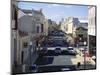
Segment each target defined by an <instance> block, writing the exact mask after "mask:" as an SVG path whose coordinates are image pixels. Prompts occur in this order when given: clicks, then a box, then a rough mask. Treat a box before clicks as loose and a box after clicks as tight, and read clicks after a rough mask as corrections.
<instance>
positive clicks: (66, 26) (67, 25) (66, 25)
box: [61, 17, 79, 34]
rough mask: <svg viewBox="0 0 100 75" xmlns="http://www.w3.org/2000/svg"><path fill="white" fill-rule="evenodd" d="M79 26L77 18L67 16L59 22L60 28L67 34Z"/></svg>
mask: <svg viewBox="0 0 100 75" xmlns="http://www.w3.org/2000/svg"><path fill="white" fill-rule="evenodd" d="M78 26H79V20H78V18H74V17H68V18H67V19H65V20H62V22H61V30H63V31H64V32H65V33H67V34H73V32H74V30H75V29H76V28H77V27H78Z"/></svg>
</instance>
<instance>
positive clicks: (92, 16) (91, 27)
mask: <svg viewBox="0 0 100 75" xmlns="http://www.w3.org/2000/svg"><path fill="white" fill-rule="evenodd" d="M88 10H89V11H88V20H89V22H88V34H89V35H93V36H96V32H95V31H96V30H95V29H96V7H95V6H89V7H88Z"/></svg>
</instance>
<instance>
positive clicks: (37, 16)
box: [19, 9, 48, 35]
mask: <svg viewBox="0 0 100 75" xmlns="http://www.w3.org/2000/svg"><path fill="white" fill-rule="evenodd" d="M22 11H23V12H24V13H25V14H26V15H24V16H22V17H21V18H20V19H19V30H21V31H24V32H28V33H33V34H36V33H37V35H48V24H47V20H46V19H45V16H44V15H43V13H42V9H40V10H22Z"/></svg>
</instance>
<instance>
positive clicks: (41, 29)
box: [41, 24, 43, 32]
mask: <svg viewBox="0 0 100 75" xmlns="http://www.w3.org/2000/svg"><path fill="white" fill-rule="evenodd" d="M41 32H43V24H41Z"/></svg>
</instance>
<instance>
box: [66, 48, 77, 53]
mask: <svg viewBox="0 0 100 75" xmlns="http://www.w3.org/2000/svg"><path fill="white" fill-rule="evenodd" d="M67 49H68V52H69V53H76V51H75V50H74V48H73V47H68V48H67Z"/></svg>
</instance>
